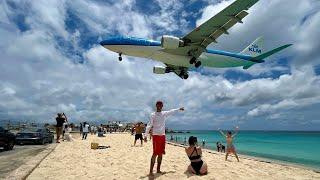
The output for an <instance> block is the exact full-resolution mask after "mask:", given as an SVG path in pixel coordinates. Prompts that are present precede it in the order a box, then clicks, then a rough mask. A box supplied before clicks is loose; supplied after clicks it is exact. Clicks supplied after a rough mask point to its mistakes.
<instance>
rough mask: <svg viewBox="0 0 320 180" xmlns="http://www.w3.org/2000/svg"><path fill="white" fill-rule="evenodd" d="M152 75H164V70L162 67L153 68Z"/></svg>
mask: <svg viewBox="0 0 320 180" xmlns="http://www.w3.org/2000/svg"><path fill="white" fill-rule="evenodd" d="M153 73H155V74H165V73H166V68H165V67H162V66H154V67H153Z"/></svg>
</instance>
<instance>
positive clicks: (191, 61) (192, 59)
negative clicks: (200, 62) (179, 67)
mask: <svg viewBox="0 0 320 180" xmlns="http://www.w3.org/2000/svg"><path fill="white" fill-rule="evenodd" d="M196 61H197V59H196V58H195V57H192V58H191V59H190V61H189V63H190V64H194V63H196Z"/></svg>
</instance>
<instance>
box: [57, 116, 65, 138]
mask: <svg viewBox="0 0 320 180" xmlns="http://www.w3.org/2000/svg"><path fill="white" fill-rule="evenodd" d="M56 121H57V125H56V134H57V141H56V142H57V143H60V136H61V133H62V127H63V123H64V122H66V121H67V116H66V115H65V114H64V113H62V114H61V113H58V114H57V117H56Z"/></svg>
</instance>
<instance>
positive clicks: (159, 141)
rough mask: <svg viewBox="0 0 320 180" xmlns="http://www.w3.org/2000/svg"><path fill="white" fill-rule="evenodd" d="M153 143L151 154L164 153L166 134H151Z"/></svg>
mask: <svg viewBox="0 0 320 180" xmlns="http://www.w3.org/2000/svg"><path fill="white" fill-rule="evenodd" d="M152 143H153V154H155V155H162V154H165V150H164V149H165V146H166V136H165V135H162V136H160V135H153V136H152Z"/></svg>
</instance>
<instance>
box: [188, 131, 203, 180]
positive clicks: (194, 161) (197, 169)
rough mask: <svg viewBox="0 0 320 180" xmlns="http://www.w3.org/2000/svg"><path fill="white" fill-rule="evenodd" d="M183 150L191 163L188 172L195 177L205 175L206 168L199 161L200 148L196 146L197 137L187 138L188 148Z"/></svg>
mask: <svg viewBox="0 0 320 180" xmlns="http://www.w3.org/2000/svg"><path fill="white" fill-rule="evenodd" d="M185 150H186V153H187V156H188V157H189V159H190V161H191V164H190V165H189V167H188V171H189V172H191V173H193V174H197V175H204V174H207V172H208V166H207V164H206V163H205V162H203V161H202V160H201V156H202V150H201V147H199V146H198V143H197V137H194V136H190V137H189V147H187V148H185Z"/></svg>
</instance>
